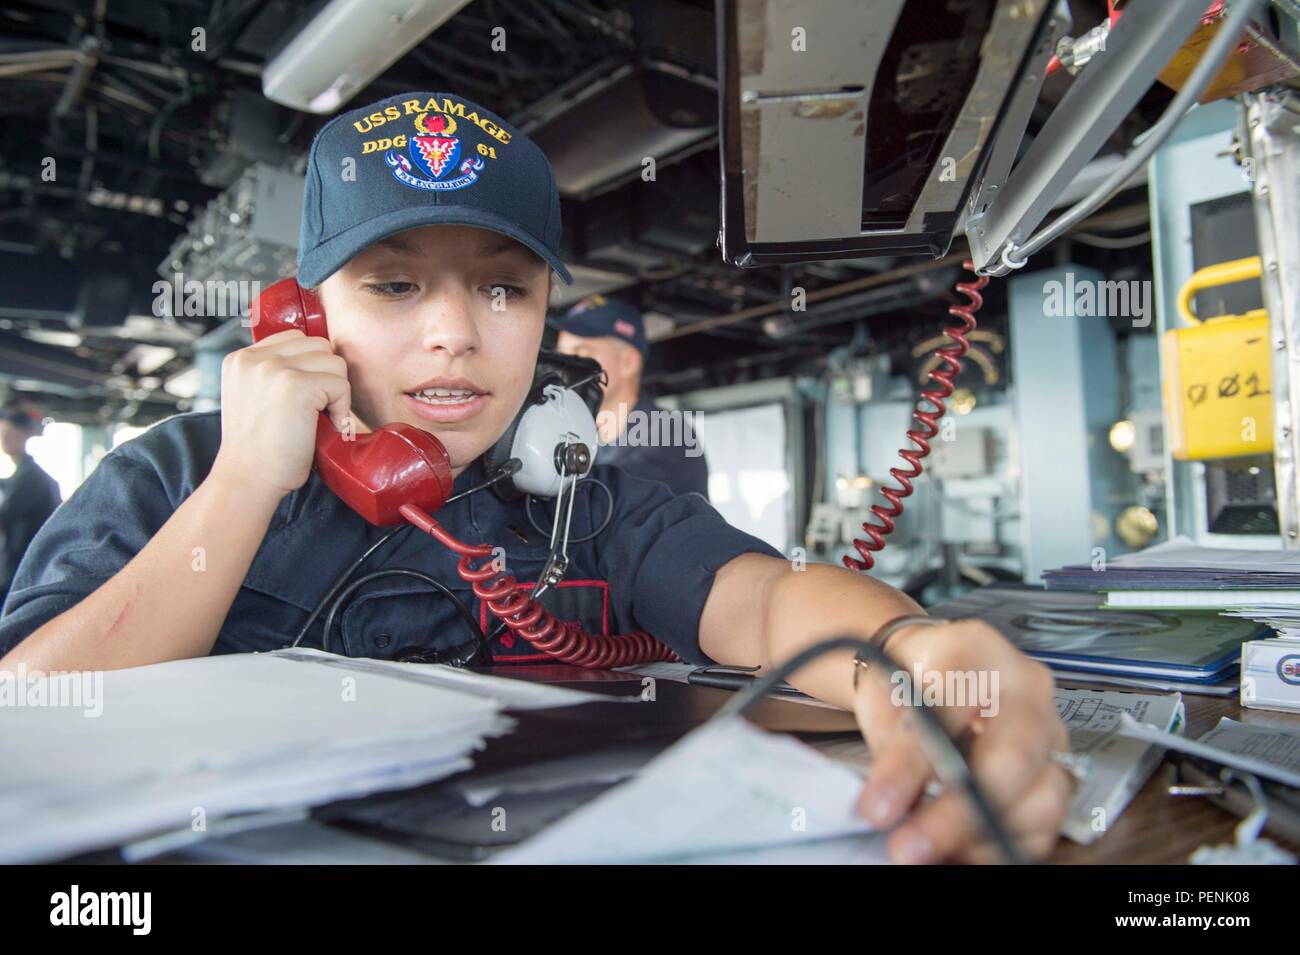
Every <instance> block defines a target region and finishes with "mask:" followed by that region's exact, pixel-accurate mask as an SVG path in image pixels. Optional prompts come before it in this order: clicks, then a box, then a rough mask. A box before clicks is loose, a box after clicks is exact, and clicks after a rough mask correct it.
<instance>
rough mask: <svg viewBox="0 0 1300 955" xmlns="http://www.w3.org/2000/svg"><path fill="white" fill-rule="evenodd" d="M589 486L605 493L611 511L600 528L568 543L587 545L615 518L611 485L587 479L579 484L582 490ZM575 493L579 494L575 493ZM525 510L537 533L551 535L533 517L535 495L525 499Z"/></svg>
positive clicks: (591, 478)
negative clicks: (593, 485) (592, 485)
mask: <svg viewBox="0 0 1300 955" xmlns="http://www.w3.org/2000/svg"><path fill="white" fill-rule="evenodd" d="M587 484H595V485H597V486H598V487H599V488H600V489H601V490H602V491H604V492H605V498H606V499H607V500H608V501H609V509H608V510H607V511H606V512H605V519H604V520H603V521H601V522H600V526H599V527H597V528H596V529H595V530H594V531H592V532H591V533H590V534H588V535H587V536H586V537H570V538H569V541H568V542H569V543H570V544H585V543H586V542H587V541H589V540H592V539H594V538H596V537H597V536H599V535H600V534H601V533H602V532H603V531H604V530H605V528H607V527H609V522H610V521H611V520H613V518H614V492H613V491H611V490H610V489H609V485H607V484H606V483H605V482H604V481H602V480H600V479H599V478H594V477H587V478H583V479H582V480H581V481H579V482H578V487H579V488H581V487H583V486H585V485H587ZM574 493H577V492H576V491H575V492H574ZM524 510H525V511H527V512H528V523H529V524H532V525H533V530H535V531H537V533H539V534H548V533H550V532H549V531H547V530H546V529H545V528H543V527H540V526H539V525H538V523H537V518H535V517H533V495H531V494H529V495H528V496H527V497H526V498H524ZM552 556H554V555H552Z"/></svg>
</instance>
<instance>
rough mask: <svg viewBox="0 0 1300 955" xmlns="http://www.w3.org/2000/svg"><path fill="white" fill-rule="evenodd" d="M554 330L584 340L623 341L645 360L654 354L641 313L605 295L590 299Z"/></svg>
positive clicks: (556, 324)
mask: <svg viewBox="0 0 1300 955" xmlns="http://www.w3.org/2000/svg"><path fill="white" fill-rule="evenodd" d="M551 327H553V328H555V329H558V330H559V331H562V332H569V333H570V334H573V335H579V336H581V337H582V338H607V337H612V338H621V339H623V341H625V342H627V343H628V344H629V345H632V346H633V347H635V348H636V350H637V351H639V352H640V353H641V355H642V357H644V356H645V355H646V354H647V353H648V352H649V351H650V343H649V341H647V340H646V337H645V320H644V319H643V318H642V317H641V312H640V311H638V310H637V309H635V308H633V307H632V306H631V305H629V304H628V303H627V302H623V301H620V300H619V299H616V298H607V297H606V296H604V295H588V296H587V297H586V298H584V299H583V300H582V301H580V302H578V303H577V304H576V305H574V306H573V307H572V308H570V309H569V310H568V311H567V312H565V313H564V316H563V317H561V318H558V319H555V320H553V321H552V322H551Z"/></svg>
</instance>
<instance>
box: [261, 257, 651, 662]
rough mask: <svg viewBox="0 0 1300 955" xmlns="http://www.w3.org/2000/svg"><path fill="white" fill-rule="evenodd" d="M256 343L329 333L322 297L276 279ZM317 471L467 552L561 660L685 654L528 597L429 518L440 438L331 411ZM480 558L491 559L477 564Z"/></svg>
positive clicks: (444, 474)
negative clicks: (369, 427)
mask: <svg viewBox="0 0 1300 955" xmlns="http://www.w3.org/2000/svg"><path fill="white" fill-rule="evenodd" d="M249 315H250V317H251V319H252V325H253V340H254V341H261V340H262V339H264V338H266V337H267V336H269V335H274V334H276V333H277V332H283V331H287V330H288V329H291V328H297V329H301V330H302V331H303V332H305V333H306V334H308V335H319V336H321V337H322V338H326V337H328V331H327V329H326V325H325V310H324V308H323V307H322V306H321V302H320V297H319V296H317V295H316V293H315V292H313V291H311V289H305V288H303V287H302V286H300V285H299V284H298V282H297V281H296V280H295V279H282V280H280V281H279V282H276V283H275V284H274V285H272V286H271V287H270V288H268V289H267V290H266V291H265V292H263V293H262V294H261V295H260V296H258V298H257V299H256V301H254V302H253V304H252V307H251V309H250V311H249ZM316 470H317V472H318V473H319V474H320V476H321V480H323V481H324V482H325V485H326V486H327V487H328V488H329V489H330V490H331V491H333V492H334V493H335V494H337V495H338V496H339V497H340V498H342V500H343V501H344V502H345V503H346V504H347V505H348V506H349V507H351V508H352V509H353V510H354V511H356V512H357V513H358V514H360V515H361V516H362V517H364V518H365V519H366V520H367V521H369V522H370V523H372V524H377V525H380V526H384V525H393V524H401V523H403V522H406V521H409V522H410V523H412V524H414V525H415V526H416V527H418V528H419V529H420V530H422V531H424V532H425V533H426V534H429V535H430V536H431V537H433V538H434V539H435V540H437V541H439V542H440V543H441V544H443V545H444V546H445V547H447V548H448V549H449V550H451V551H453V552H454V553H456V554H458V555H459V556H460V560H459V561H458V562H457V564H456V572H457V573H458V574H459V575H460V576H461V578H462V579H463V580H465V581H467V582H469V583H470V584H471V585H472V586H473V588H474V595H475V596H476V597H478V599H479V600H481V601H483V602H484V603H485V604H486V605H487V608H488V609H489V610H490V611H491V612H492V614H493V616H495V617H496V618H497V619H498V620H500V621H502V622H503V623H505V625H506V626H507V627H509V628H510V630H511V631H512V632H513V633H515V634H516V635H517V636H519V637H522V638H523V639H524V640H526V641H528V642H529V643H530V644H532V645H533V646H534V647H536V648H537V649H538V650H541V651H542V652H543V653H547V654H549V655H550V656H552V657H554V658H555V659H556V660H557V661H559V662H561V663H572V664H574V665H576V666H583V667H600V668H609V667H616V666H628V665H630V664H633V663H641V662H647V661H653V660H676V659H677V655H676V654H675V653H673V651H672V650H670V649H669V648H668V647H666V646H664V645H663V644H662V643H659V641H657V640H655V638H654V637H652V636H650V634H648V633H641V632H636V633H628V634H621V635H618V636H604V635H600V634H592V633H587V632H586V631H584V630H583V629H582V628H581V627H580V626H578V625H577V624H570V623H564V622H562V621H560V620H558V619H556V617H555V616H554V615H553V614H552V613H551V612H550V611H548V610H546V609H545V608H544V607H543V606H542V605H541V604H540V603H538V601H537V600H536V599H535V598H533V597H531V596H529V595H528V594H527V593H523V592H520V589H519V586H518V583H517V582H516V581H515V579H514V577H512V576H510V575H509V574H506V573H503V572H500V571H498V570H496V569H495V562H494V560H493V558H494V556H495V555H494V549H493V548H492V547H490V546H489V545H487V544H466V543H464V542H463V541H460V540H457V539H456V538H455V537H453V536H452V535H451V533H450V532H449V531H448V530H447V529H446V528H444V527H443V526H442V525H441V524H439V523H438V521H437V520H435V519H434V518H433V517H432V516H431V515H432V514H433V513H434V512H436V511H437V510H438V509H439V508H441V507H442V505H443V504H444V503H445V502H446V500H447V498H448V497H449V496H450V495H451V489H452V475H451V459H450V458H449V457H448V455H447V449H446V448H445V447H444V446H443V444H442V442H441V441H439V440H438V439H437V438H436V437H435V436H434V435H432V434H430V433H429V432H427V431H425V430H424V429H422V428H417V427H415V426H414V425H409V424H403V423H401V422H396V423H393V424H386V425H384V426H383V427H381V428H379V429H378V430H377V431H372V432H370V433H368V434H356V435H354V436H351V437H348V436H345V435H343V434H340V433H339V431H338V429H336V428H335V427H334V422H332V421H331V420H330V417H329V415H327V414H324V413H322V414H321V416H320V421H318V422H317V425H316ZM475 561H487V563H483V564H479V565H478V566H476V565H475Z"/></svg>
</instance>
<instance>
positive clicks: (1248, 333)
mask: <svg viewBox="0 0 1300 955" xmlns="http://www.w3.org/2000/svg"><path fill="white" fill-rule="evenodd" d="M1259 276H1260V261H1259V256H1254V257H1252V258H1248V259H1236V260H1235V261H1232V262H1221V263H1219V264H1218V265H1211V266H1209V267H1207V268H1204V269H1200V270H1198V271H1197V272H1195V273H1194V274H1193V275H1192V277H1191V278H1190V279H1188V280H1187V284H1186V285H1184V286H1183V287H1182V289H1181V290H1180V291H1179V293H1178V313H1179V314H1180V315H1181V316H1182V317H1183V319H1184V320H1185V321H1187V322H1188V323H1190V327H1188V328H1177V329H1173V330H1171V331H1167V332H1165V334H1164V340H1163V341H1162V343H1161V348H1162V352H1163V354H1162V364H1163V365H1164V369H1165V380H1164V405H1165V417H1166V419H1167V420H1168V421H1169V444H1170V453H1171V454H1172V455H1173V456H1174V457H1175V458H1177V459H1178V460H1180V461H1204V460H1207V459H1214V458H1235V457H1242V456H1244V455H1250V454H1267V453H1269V452H1271V451H1272V450H1273V396H1272V394H1271V393H1270V389H1271V387H1272V380H1273V375H1272V370H1271V369H1272V364H1271V363H1272V350H1271V348H1270V343H1269V320H1268V312H1267V311H1266V310H1265V309H1262V308H1257V309H1254V310H1253V311H1250V312H1247V313H1246V314H1245V315H1219V316H1216V317H1214V318H1207V319H1205V320H1204V321H1202V320H1200V319H1198V318H1197V317H1196V316H1195V315H1194V314H1193V313H1192V310H1191V302H1192V296H1193V295H1195V294H1196V293H1197V292H1199V291H1200V290H1201V289H1205V288H1211V287H1213V286H1216V285H1229V284H1231V283H1233V282H1243V281H1246V280H1248V279H1257V278H1259Z"/></svg>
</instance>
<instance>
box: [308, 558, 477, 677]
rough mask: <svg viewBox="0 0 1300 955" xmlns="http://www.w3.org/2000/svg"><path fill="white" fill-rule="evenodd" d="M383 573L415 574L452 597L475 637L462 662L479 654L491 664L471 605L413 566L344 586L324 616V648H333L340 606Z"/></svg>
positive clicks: (387, 569)
mask: <svg viewBox="0 0 1300 955" xmlns="http://www.w3.org/2000/svg"><path fill="white" fill-rule="evenodd" d="M381 577H414V578H415V579H416V580H420V581H423V582H424V583H426V584H428V585H429V586H430V587H432V588H433V589H434V590H436V591H438V592H439V593H440V594H442V595H443V596H444V597H446V598H447V599H448V600H450V601H451V602H452V606H454V607H455V608H456V612H457V613H458V614H460V618H461V620H463V621H464V622H465V625H466V626H467V627H469V630H470V635H471V636H472V637H473V640H474V644H475V646H476V653H475V654H472V655H471V656H470V657H468V658H467V659H466V660H465V662H464V664H463V665H465V666H469V665H471V664H473V663H474V662H475V657H477V658H478V660H479V661H482V662H481V663H480V665H483V666H489V665H491V662H492V651H491V649H490V648H489V647H488V642H487V637H485V636H484V635H483V629H482V628H481V627H480V626H479V625H478V621H477V620H475V619H474V615H473V614H471V613H470V612H469V608H468V607H466V606H465V603H464V601H462V600H461V599H460V598H459V597H457V596H456V595H455V594H454V593H452V592H451V590H450V589H449V588H448V587H447V586H446V585H445V584H443V583H442V582H441V581H438V580H435V579H434V578H433V577H430V576H429V575H428V574H426V573H423V572H422V571H418V570H414V569H412V568H410V567H389V568H385V569H384V570H377V571H375V572H374V573H371V574H366V575H365V576H364V577H359V578H357V579H356V580H354V581H353V582H352V583H350V584H349V585H348V586H347V587H346V588H344V590H343V592H342V593H341V594H339V595H338V597H337V598H336V599H335V600H334V602H333V604H331V605H330V610H329V613H328V614H326V616H325V632H324V634H323V635H322V636H321V649H322V650H324V651H325V652H326V653H329V652H330V633H331V632H333V630H334V618H335V616H337V614H338V612H339V608H340V607H342V606H343V604H344V603H346V602H347V599H348V598H349V597H351V596H352V594H354V593H355V592H356V591H357V590H358V588H360V587H364V586H365V585H366V584H368V583H370V581H372V580H378V579H380V578H381Z"/></svg>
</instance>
